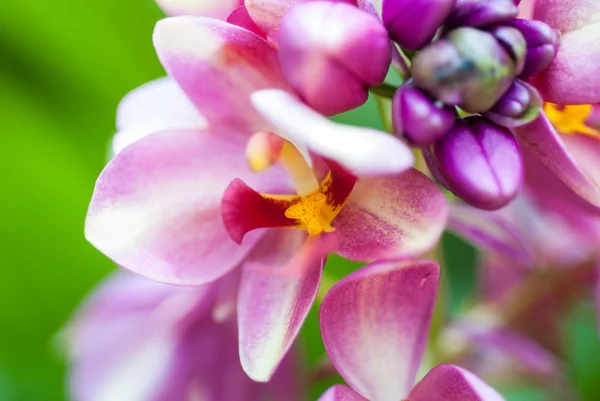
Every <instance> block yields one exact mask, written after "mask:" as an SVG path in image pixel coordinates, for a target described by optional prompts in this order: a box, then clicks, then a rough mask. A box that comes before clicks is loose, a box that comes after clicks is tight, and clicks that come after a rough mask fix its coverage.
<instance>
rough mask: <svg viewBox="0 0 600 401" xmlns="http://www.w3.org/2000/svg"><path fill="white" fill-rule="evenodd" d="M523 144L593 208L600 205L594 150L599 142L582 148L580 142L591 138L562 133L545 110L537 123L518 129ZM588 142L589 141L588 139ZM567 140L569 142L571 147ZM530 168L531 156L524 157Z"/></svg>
mask: <svg viewBox="0 0 600 401" xmlns="http://www.w3.org/2000/svg"><path fill="white" fill-rule="evenodd" d="M514 132H515V134H516V135H517V138H518V139H519V143H520V144H521V145H522V146H521V147H525V148H526V149H527V150H528V151H529V152H531V153H532V154H533V156H535V157H537V158H538V159H539V160H540V161H541V162H542V163H543V164H545V165H546V167H548V168H549V169H550V170H551V171H552V172H553V173H554V174H556V176H557V177H558V178H559V179H560V180H561V181H562V182H563V183H564V184H566V185H567V186H568V187H569V188H570V189H571V190H572V191H573V192H575V193H576V194H577V195H579V196H580V197H581V198H582V199H583V200H585V201H586V202H587V203H589V204H591V205H592V206H593V207H595V208H598V207H600V175H598V174H597V171H598V170H597V167H596V168H594V165H598V164H597V160H598V159H595V157H594V153H595V152H597V150H598V149H599V146H600V145H599V144H592V145H591V148H590V149H582V148H581V146H580V144H579V143H578V142H580V141H585V140H586V139H587V138H583V139H582V138H574V137H567V136H566V135H560V134H559V133H557V132H556V130H555V129H554V126H553V125H552V123H551V122H550V120H548V118H547V117H546V115H545V114H544V113H541V114H540V116H539V117H538V118H537V119H536V120H534V121H533V122H531V123H529V124H527V125H525V126H523V127H519V128H515V130H514ZM585 142H586V143H587V141H585ZM567 143H568V144H569V145H568V146H567ZM523 160H524V162H525V163H526V169H525V170H526V171H527V163H528V161H527V157H524V159H523Z"/></svg>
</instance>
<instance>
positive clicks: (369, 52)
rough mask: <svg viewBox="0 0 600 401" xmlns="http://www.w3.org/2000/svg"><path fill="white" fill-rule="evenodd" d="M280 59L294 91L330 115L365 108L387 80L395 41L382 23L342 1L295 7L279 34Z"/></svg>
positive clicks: (307, 3)
mask: <svg viewBox="0 0 600 401" xmlns="http://www.w3.org/2000/svg"><path fill="white" fill-rule="evenodd" d="M279 60H280V62H281V67H282V71H283V74H284V76H285V78H286V79H287V81H288V82H289V84H290V86H291V87H292V88H293V89H294V90H295V91H296V92H297V93H298V95H299V96H300V97H301V98H302V99H303V100H304V101H305V102H306V103H307V104H308V105H310V106H311V107H312V108H314V109H315V110H317V111H319V112H320V113H322V114H325V115H333V114H338V113H342V112H344V111H348V110H351V109H354V108H356V107H358V106H360V105H361V104H363V103H364V102H365V101H366V100H367V97H368V90H369V87H371V86H376V85H379V84H380V83H382V82H383V80H384V79H385V76H386V74H387V71H388V69H389V66H390V62H391V42H390V40H389V37H388V33H387V31H386V29H385V28H384V27H383V24H382V23H381V21H380V20H379V19H378V18H376V17H374V16H373V15H371V14H369V13H367V12H365V11H362V10H360V9H358V8H357V7H354V6H351V5H349V4H346V3H342V2H337V3H333V2H329V1H311V2H305V3H298V4H296V5H294V6H292V7H291V8H290V9H289V11H288V12H287V13H286V14H285V16H284V17H283V19H282V22H281V27H280V31H279Z"/></svg>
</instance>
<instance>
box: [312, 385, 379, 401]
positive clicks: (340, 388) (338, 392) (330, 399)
mask: <svg viewBox="0 0 600 401" xmlns="http://www.w3.org/2000/svg"><path fill="white" fill-rule="evenodd" d="M318 401H368V400H367V399H366V398H364V397H363V396H361V395H360V394H358V393H356V392H354V390H351V389H349V388H348V387H346V386H344V385H342V384H336V385H335V386H333V387H330V388H329V389H328V390H327V391H326V392H325V393H323V395H322V396H321V397H319V400H318Z"/></svg>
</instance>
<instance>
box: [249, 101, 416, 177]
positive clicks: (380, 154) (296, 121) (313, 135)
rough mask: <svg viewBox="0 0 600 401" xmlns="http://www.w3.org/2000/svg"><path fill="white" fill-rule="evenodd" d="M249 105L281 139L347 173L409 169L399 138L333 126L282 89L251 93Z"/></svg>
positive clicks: (407, 153) (409, 158)
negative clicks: (314, 154)
mask: <svg viewBox="0 0 600 401" xmlns="http://www.w3.org/2000/svg"><path fill="white" fill-rule="evenodd" d="M252 103H253V104H254V106H255V107H256V108H257V109H258V111H259V112H260V113H262V114H263V115H264V117H265V118H266V119H267V120H269V121H270V122H271V123H272V124H273V125H274V126H275V127H276V128H275V129H273V130H274V131H275V132H277V133H278V134H279V135H281V136H282V137H284V138H286V139H288V140H290V142H292V143H293V144H294V145H296V146H297V147H298V148H299V149H303V148H304V147H306V148H308V149H310V150H311V151H313V152H314V153H317V154H318V155H320V156H322V157H324V158H326V159H330V160H333V161H335V162H337V163H339V164H341V165H342V166H343V167H344V168H345V169H346V170H348V171H349V172H350V173H352V174H354V175H357V176H361V175H383V174H395V173H399V172H402V171H406V170H407V169H408V168H410V166H412V164H413V161H414V158H413V155H412V153H411V151H410V149H409V148H408V147H407V146H406V145H405V144H404V143H402V142H401V141H400V140H399V139H398V138H395V137H394V136H392V135H389V134H386V133H384V132H381V131H377V130H374V129H370V128H363V127H355V126H349V125H342V124H336V123H333V122H331V121H329V120H328V119H327V118H325V117H323V116H322V115H320V114H318V113H317V112H315V111H313V110H312V109H310V108H309V107H307V106H306V105H304V104H303V103H302V102H301V101H300V100H298V99H297V98H295V97H294V96H292V95H290V94H289V93H287V92H284V91H281V90H263V91H258V92H256V93H254V94H252Z"/></svg>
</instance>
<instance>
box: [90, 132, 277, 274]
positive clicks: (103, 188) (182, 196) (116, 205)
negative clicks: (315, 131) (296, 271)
mask: <svg viewBox="0 0 600 401" xmlns="http://www.w3.org/2000/svg"><path fill="white" fill-rule="evenodd" d="M231 135H234V134H230V133H229V132H227V131H224V132H222V133H213V132H201V131H166V132H161V133H157V134H153V135H150V136H148V137H146V138H144V139H142V140H140V141H138V142H136V143H134V144H133V145H130V146H129V147H127V148H125V149H124V150H123V151H122V152H120V153H119V154H118V155H117V156H116V157H115V158H114V159H113V160H112V161H111V162H110V163H109V164H108V165H107V166H106V168H105V169H104V171H103V172H102V174H101V175H100V177H99V178H98V181H97V183H96V188H95V190H94V195H93V198H92V202H91V204H90V208H89V211H88V216H87V220H86V227H85V232H86V237H87V239H88V240H89V241H90V242H91V243H92V244H93V245H94V246H96V247H97V248H98V249H99V250H100V251H102V252H103V253H104V254H106V255H107V256H108V257H110V258H111V259H113V260H114V261H115V262H116V263H117V264H119V265H121V266H123V267H125V268H127V269H130V270H132V271H134V272H136V273H139V274H141V275H144V276H146V277H148V278H151V279H153V280H156V281H163V282H169V283H173V284H186V285H192V284H193V285H197V284H202V283H206V282H208V281H211V280H214V279H216V278H218V277H220V276H222V275H224V274H225V273H227V272H228V271H229V270H231V269H233V268H234V267H235V266H237V265H238V264H239V263H240V262H241V261H242V259H243V258H244V257H245V255H246V254H247V252H248V251H249V250H250V249H251V247H252V246H253V244H254V242H255V241H256V240H257V239H258V237H259V235H260V232H257V233H256V235H253V236H249V237H248V238H247V241H245V243H244V244H243V245H238V244H236V243H234V242H233V241H232V240H231V238H230V237H229V234H228V233H227V231H226V230H225V227H224V226H223V222H222V221H221V211H220V208H221V207H220V205H221V197H222V195H223V191H224V190H225V187H226V186H227V184H228V183H229V182H230V181H231V180H232V179H233V178H235V177H242V178H244V179H245V180H246V181H247V182H250V183H252V184H253V186H254V187H256V188H260V187H261V186H262V187H263V188H262V189H264V190H265V191H269V190H273V189H274V188H273V185H276V182H277V181H278V178H277V176H276V175H272V174H271V173H275V174H276V171H275V170H274V171H272V172H268V173H267V174H260V175H256V174H252V173H251V172H250V171H249V169H248V167H247V164H246V160H245V158H244V148H243V146H241V145H237V144H236V142H232V141H231V140H227V137H230V136H231ZM261 184H262V185H261ZM264 184H266V185H264Z"/></svg>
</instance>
